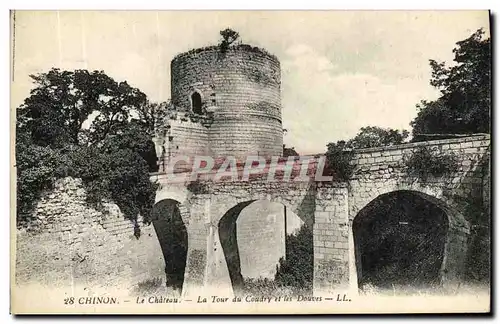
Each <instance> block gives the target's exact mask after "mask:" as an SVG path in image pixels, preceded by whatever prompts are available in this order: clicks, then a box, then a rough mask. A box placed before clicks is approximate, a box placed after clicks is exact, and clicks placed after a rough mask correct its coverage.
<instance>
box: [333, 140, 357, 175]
mask: <svg viewBox="0 0 500 324" xmlns="http://www.w3.org/2000/svg"><path fill="white" fill-rule="evenodd" d="M353 156H354V151H353V150H352V149H351V148H350V147H348V146H347V143H346V142H344V141H339V142H337V143H329V144H328V151H327V152H326V162H327V163H326V164H327V169H328V171H331V172H333V173H334V174H335V176H334V178H333V179H334V181H335V180H336V181H348V180H349V178H350V177H351V176H352V173H353V172H354V167H355V166H354V165H352V164H351V161H352V158H353Z"/></svg>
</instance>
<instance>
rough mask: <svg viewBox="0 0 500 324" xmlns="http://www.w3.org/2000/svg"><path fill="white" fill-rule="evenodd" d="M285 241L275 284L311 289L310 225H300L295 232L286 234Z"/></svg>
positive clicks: (312, 263) (312, 268) (312, 266)
mask: <svg viewBox="0 0 500 324" xmlns="http://www.w3.org/2000/svg"><path fill="white" fill-rule="evenodd" d="M286 242H287V244H286V247H287V248H286V258H285V259H283V258H281V259H280V260H279V264H278V266H277V267H276V268H277V269H276V275H275V281H276V283H277V285H278V286H286V287H292V288H294V289H295V290H297V289H299V290H311V291H312V284H313V272H314V260H313V257H314V251H313V232H312V226H308V225H306V224H304V225H302V227H301V228H300V230H299V231H298V232H297V233H296V234H290V235H287V240H286Z"/></svg>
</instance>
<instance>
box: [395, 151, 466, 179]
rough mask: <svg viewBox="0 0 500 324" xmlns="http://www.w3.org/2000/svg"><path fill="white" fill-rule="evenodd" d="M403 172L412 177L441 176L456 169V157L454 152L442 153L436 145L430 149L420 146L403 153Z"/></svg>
mask: <svg viewBox="0 0 500 324" xmlns="http://www.w3.org/2000/svg"><path fill="white" fill-rule="evenodd" d="M403 164H404V170H405V172H406V173H407V174H408V175H410V176H414V177H418V178H421V179H422V180H424V181H425V180H427V178H428V177H429V176H434V177H441V176H446V175H449V174H451V173H454V172H456V171H457V170H458V167H459V166H458V157H457V155H456V154H455V153H453V152H449V153H446V154H444V153H442V152H440V151H439V150H438V148H437V147H433V148H432V149H431V148H429V147H428V146H421V147H418V148H417V149H415V150H414V151H412V152H411V153H407V154H404V155H403Z"/></svg>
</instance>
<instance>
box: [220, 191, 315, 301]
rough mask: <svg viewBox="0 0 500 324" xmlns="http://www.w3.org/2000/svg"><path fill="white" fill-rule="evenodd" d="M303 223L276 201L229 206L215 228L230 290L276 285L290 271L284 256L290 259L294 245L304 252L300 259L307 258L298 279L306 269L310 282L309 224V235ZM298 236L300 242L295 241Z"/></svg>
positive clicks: (310, 226)
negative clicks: (229, 282)
mask: <svg viewBox="0 0 500 324" xmlns="http://www.w3.org/2000/svg"><path fill="white" fill-rule="evenodd" d="M305 225H307V224H305V223H304V221H303V220H301V219H300V218H299V217H298V216H297V215H296V214H295V213H293V212H292V211H291V210H290V209H289V208H287V207H286V206H285V205H283V204H281V203H277V202H270V201H267V200H257V201H255V200H252V201H247V202H242V203H239V204H237V205H236V206H234V207H233V208H231V209H229V210H228V211H227V212H226V213H225V214H224V216H223V217H222V218H221V220H220V221H219V226H218V232H219V239H220V243H221V246H222V249H223V253H224V257H225V261H226V265H227V269H228V272H229V277H230V280H231V285H232V288H233V292H234V293H235V294H236V295H242V294H248V293H250V292H252V293H255V292H257V291H253V290H252V289H254V288H255V289H256V290H259V289H260V290H261V291H262V290H266V289H273V287H275V286H276V285H279V284H280V283H281V282H282V281H283V280H282V279H283V276H289V275H290V273H289V272H290V271H288V270H289V269H288V265H289V262H288V263H287V260H288V261H290V260H289V259H290V255H291V253H292V251H290V249H297V247H299V249H301V250H300V251H299V252H298V253H302V254H303V255H302V260H301V261H302V263H304V264H307V262H308V258H309V259H310V260H309V261H310V262H309V263H310V267H307V266H304V269H302V270H303V272H302V273H300V274H299V275H300V277H301V278H300V279H303V277H307V275H308V273H309V275H310V281H311V285H312V275H313V238H312V225H310V224H309V227H308V228H310V229H311V231H310V235H309V236H307V232H306V230H304V228H305ZM304 234H305V235H304ZM300 235H302V236H300ZM297 237H299V238H297ZM300 237H302V239H300ZM304 237H305V239H304ZM299 239H300V240H301V242H296V241H298V240H299ZM290 241H292V242H290ZM308 243H309V244H308ZM309 250H310V251H309ZM293 252H294V253H297V251H293ZM309 268H310V269H309ZM287 271H288V272H287ZM284 272H286V273H284ZM292 276H293V275H292ZM300 279H298V280H300ZM311 287H312V286H311Z"/></svg>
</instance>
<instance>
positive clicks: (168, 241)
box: [151, 199, 188, 295]
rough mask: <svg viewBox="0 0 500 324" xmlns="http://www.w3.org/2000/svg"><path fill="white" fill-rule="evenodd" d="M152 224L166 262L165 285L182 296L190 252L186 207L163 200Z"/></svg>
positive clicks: (175, 201)
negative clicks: (185, 220)
mask: <svg viewBox="0 0 500 324" xmlns="http://www.w3.org/2000/svg"><path fill="white" fill-rule="evenodd" d="M152 215H153V216H152V219H151V220H152V223H153V227H154V229H155V232H156V235H157V237H158V241H159V243H160V247H161V250H162V253H163V258H164V261H165V284H166V286H167V291H168V290H169V289H172V290H173V292H174V294H178V295H180V294H181V293H182V288H183V284H184V275H185V270H186V261H187V251H188V232H187V228H186V224H185V222H184V219H185V218H186V210H185V207H183V206H182V205H181V203H180V202H179V201H177V200H174V199H162V200H160V201H158V202H157V203H156V204H155V205H154V206H153V213H152Z"/></svg>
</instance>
